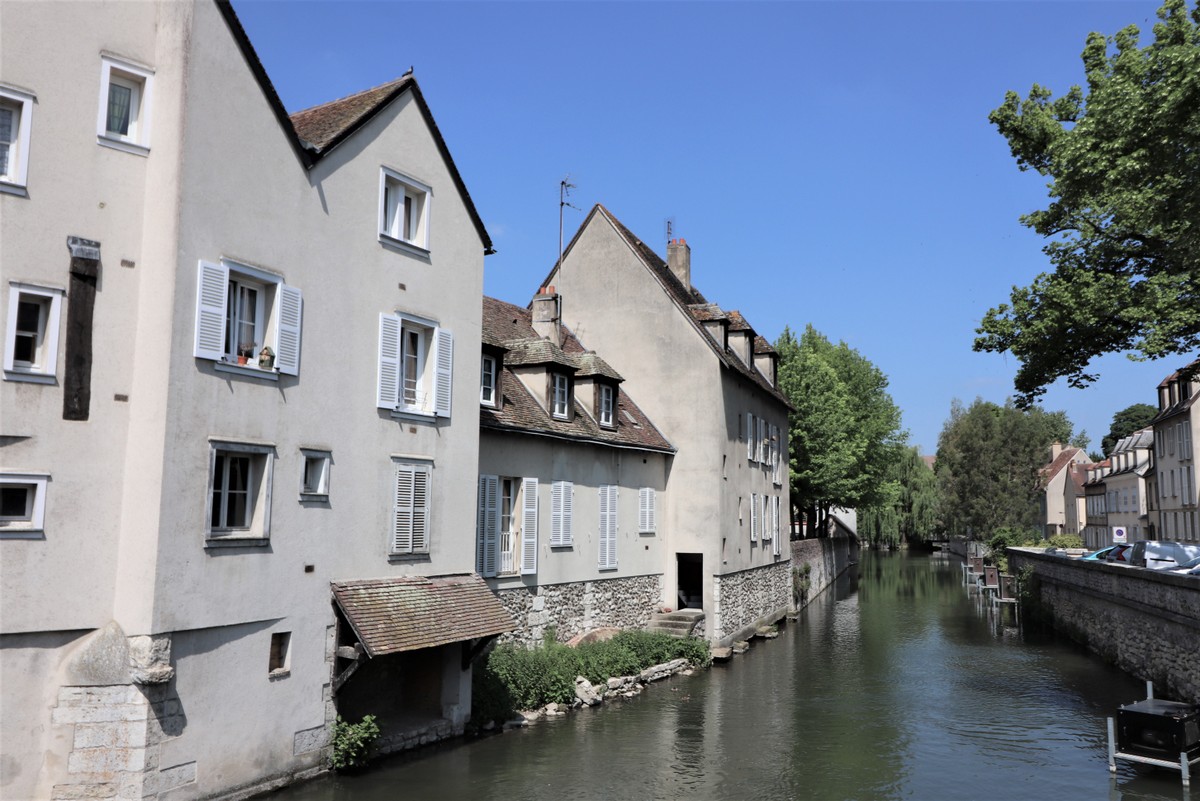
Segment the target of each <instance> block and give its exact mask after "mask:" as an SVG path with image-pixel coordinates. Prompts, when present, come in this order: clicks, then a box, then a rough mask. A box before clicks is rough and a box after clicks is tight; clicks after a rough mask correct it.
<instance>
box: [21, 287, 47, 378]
mask: <svg viewBox="0 0 1200 801" xmlns="http://www.w3.org/2000/svg"><path fill="white" fill-rule="evenodd" d="M44 311H45V305H44V304H42V303H38V302H37V301H30V300H20V301H18V302H17V325H16V331H15V332H14V337H13V361H17V362H27V363H29V364H33V363H34V362H35V361H37V351H38V343H39V341H40V339H41V331H42V327H43V323H42V314H43V312H44Z"/></svg>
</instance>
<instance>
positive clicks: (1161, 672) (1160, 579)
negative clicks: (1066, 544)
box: [1008, 548, 1200, 703]
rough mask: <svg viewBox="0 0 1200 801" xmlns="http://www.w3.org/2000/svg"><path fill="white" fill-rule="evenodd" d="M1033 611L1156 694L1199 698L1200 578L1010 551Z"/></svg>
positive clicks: (1191, 700)
mask: <svg viewBox="0 0 1200 801" xmlns="http://www.w3.org/2000/svg"><path fill="white" fill-rule="evenodd" d="M1008 555H1009V557H1008V559H1009V568H1010V569H1011V571H1012V572H1013V573H1015V574H1017V575H1018V576H1023V577H1024V578H1025V580H1026V581H1028V582H1030V584H1031V585H1032V591H1033V593H1034V598H1033V603H1034V604H1035V605H1036V606H1035V609H1034V610H1031V611H1036V612H1037V613H1039V614H1041V615H1043V616H1045V617H1046V618H1047V619H1049V620H1050V621H1051V622H1052V623H1053V624H1054V627H1055V628H1056V629H1058V630H1060V631H1062V632H1064V633H1065V634H1067V635H1068V636H1070V637H1071V638H1072V639H1074V640H1076V641H1078V642H1080V643H1082V644H1084V645H1086V646H1087V647H1088V649H1090V650H1092V651H1094V652H1096V653H1097V654H1099V655H1101V656H1102V657H1104V658H1105V659H1106V660H1108V661H1109V662H1112V663H1113V664H1115V665H1116V666H1117V667H1119V668H1121V669H1122V670H1124V671H1126V672H1128V673H1132V674H1133V675H1135V676H1137V677H1139V678H1141V679H1147V680H1150V681H1153V682H1154V686H1155V694H1156V695H1158V696H1160V697H1170V698H1176V699H1179V700H1181V701H1186V702H1189V703H1200V658H1197V654H1200V580H1197V579H1196V578H1194V577H1191V576H1178V575H1172V574H1170V573H1166V572H1163V571H1157V570H1145V569H1141V568H1129V567H1117V566H1115V565H1107V564H1103V563H1097V562H1088V561H1083V560H1080V559H1069V558H1067V557H1062V556H1048V555H1046V554H1044V553H1042V552H1041V551H1031V550H1025V549H1018V548H1010V549H1009V550H1008Z"/></svg>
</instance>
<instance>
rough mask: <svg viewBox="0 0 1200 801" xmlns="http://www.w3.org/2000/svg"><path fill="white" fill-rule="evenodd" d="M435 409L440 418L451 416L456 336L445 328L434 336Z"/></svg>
mask: <svg viewBox="0 0 1200 801" xmlns="http://www.w3.org/2000/svg"><path fill="white" fill-rule="evenodd" d="M434 340H435V342H436V345H435V347H436V349H437V353H435V354H434V357H433V358H434V408H435V410H436V413H437V416H438V417H449V416H450V390H451V387H452V386H453V383H454V381H453V379H454V336H453V335H452V334H451V333H450V332H449V331H447V330H446V329H444V328H439V329H437V332H436V333H435V335H434Z"/></svg>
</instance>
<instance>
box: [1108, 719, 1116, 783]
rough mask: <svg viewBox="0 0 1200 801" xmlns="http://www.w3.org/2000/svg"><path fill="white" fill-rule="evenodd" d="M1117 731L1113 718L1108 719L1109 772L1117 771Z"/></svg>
mask: <svg viewBox="0 0 1200 801" xmlns="http://www.w3.org/2000/svg"><path fill="white" fill-rule="evenodd" d="M1116 740H1117V733H1116V727H1115V725H1114V724H1113V719H1112V718H1109V719H1108V772H1109V773H1116V772H1117V744H1116Z"/></svg>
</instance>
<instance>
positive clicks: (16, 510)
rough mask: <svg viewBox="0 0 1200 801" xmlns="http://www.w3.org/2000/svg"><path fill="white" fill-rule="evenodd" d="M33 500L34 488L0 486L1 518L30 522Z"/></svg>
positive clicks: (24, 485)
mask: <svg viewBox="0 0 1200 801" xmlns="http://www.w3.org/2000/svg"><path fill="white" fill-rule="evenodd" d="M32 500H33V487H30V486H28V485H26V484H17V485H8V486H0V518H4V519H6V520H28V519H29V517H30V512H31V506H32V503H31V501H32Z"/></svg>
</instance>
